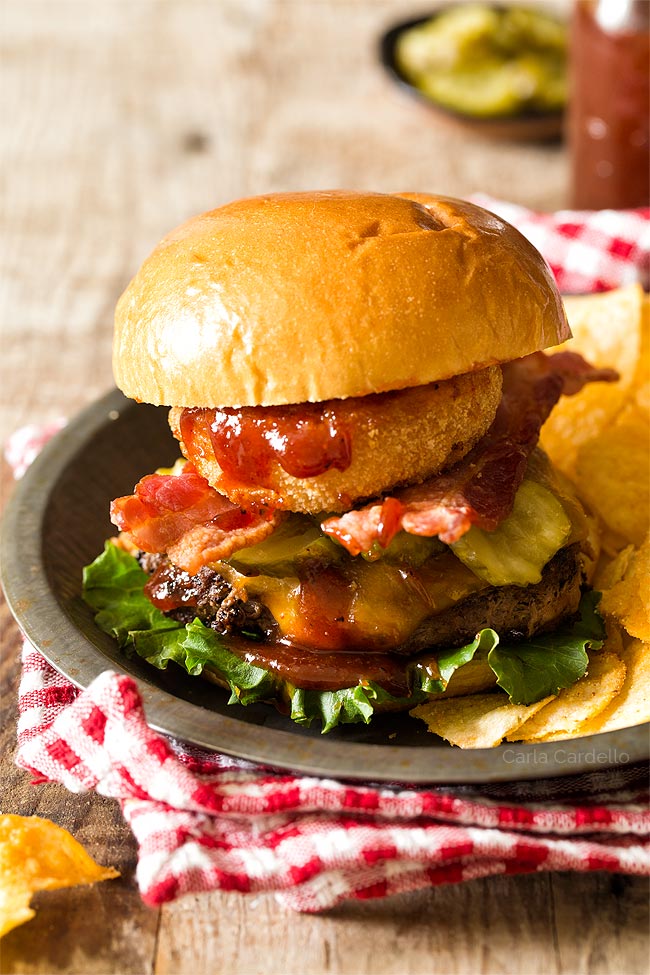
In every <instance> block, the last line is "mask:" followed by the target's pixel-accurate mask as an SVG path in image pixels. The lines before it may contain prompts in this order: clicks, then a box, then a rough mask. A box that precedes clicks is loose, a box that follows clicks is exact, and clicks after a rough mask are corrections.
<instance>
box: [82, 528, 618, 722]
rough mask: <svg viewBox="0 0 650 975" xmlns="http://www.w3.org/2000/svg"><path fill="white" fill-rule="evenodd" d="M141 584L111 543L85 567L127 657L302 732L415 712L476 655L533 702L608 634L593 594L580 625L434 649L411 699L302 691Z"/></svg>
mask: <svg viewBox="0 0 650 975" xmlns="http://www.w3.org/2000/svg"><path fill="white" fill-rule="evenodd" d="M146 580H147V575H146V573H145V572H144V571H143V570H142V569H141V568H140V566H139V565H138V562H137V561H136V559H135V558H133V556H132V555H129V554H128V552H125V551H123V550H122V549H119V548H117V547H116V546H115V545H113V544H111V543H110V542H107V543H106V546H105V548H104V551H103V553H102V554H101V555H99V556H98V558H96V559H95V561H94V562H93V563H92V564H91V565H89V566H87V567H86V568H85V569H84V575H83V597H84V600H85V601H86V603H87V604H88V605H89V606H90V607H91V608H92V609H93V610H94V612H95V614H96V615H95V622H96V623H97V625H98V626H99V627H100V628H101V629H102V630H104V632H106V633H108V634H110V635H111V636H112V637H114V638H115V639H116V640H117V641H118V642H119V644H120V646H121V647H122V648H123V649H124V650H125V652H126V653H128V654H132V653H136V654H137V655H138V656H139V657H142V658H143V659H144V660H146V661H147V662H148V663H150V664H152V666H154V667H157V668H158V669H160V670H165V669H166V668H167V666H168V664H169V662H170V661H171V662H172V663H174V664H176V665H178V666H179V667H182V668H183V669H184V670H185V671H187V673H188V674H190V675H192V676H198V675H200V674H202V673H203V672H204V671H205V670H209V671H211V672H212V673H213V674H214V675H216V676H217V677H218V678H219V679H220V681H222V682H223V683H224V684H226V685H228V686H229V687H230V692H231V693H230V699H229V701H228V703H229V704H235V703H239V704H243V705H247V704H252V703H254V702H256V701H267V702H272V701H275V702H278V703H281V704H282V707H283V710H285V709H286V707H287V704H288V705H289V709H290V714H291V718H292V720H294V721H296V722H297V723H298V724H302V725H305V726H309V725H311V724H312V722H314V721H317V722H320V724H321V725H322V730H323V733H325V732H328V731H331V730H332V728H335V727H336V726H337V725H342V724H353V723H359V722H363V723H365V724H368V723H369V722H370V720H371V718H372V715H373V713H374V711H375V708H376V707H377V706H379V705H381V706H382V707H383V708H384V709H386V710H388V709H390V708H393V709H398V708H399V709H402V708H405V707H414V706H415V705H416V704H418V703H420V702H421V701H422V700H424V699H425V698H426V696H427V695H429V694H439V693H441V692H442V691H444V690H445V688H446V687H447V684H448V683H449V680H450V679H451V677H452V675H453V673H454V672H455V671H456V670H457V669H458V668H459V667H462V666H463V665H464V664H466V663H469V661H470V660H472V659H473V658H474V656H475V655H476V654H479V655H483V656H487V660H488V663H489V665H490V667H491V668H492V670H493V671H494V673H495V674H496V677H497V681H498V684H499V686H500V687H502V688H503V689H504V690H505V691H507V692H508V694H509V695H510V699H511V700H512V701H513V702H514V703H517V704H519V703H523V704H530V703H533V702H534V701H538V700H540V699H541V698H542V697H546V696H548V695H549V694H555V693H557V691H558V690H559V689H560V688H561V687H568V686H569V685H570V684H572V683H574V682H575V681H576V680H578V678H579V677H581V676H582V675H583V674H584V672H585V670H586V666H587V654H586V648H587V647H588V646H593V647H597V646H601V645H602V640H603V637H604V626H603V622H602V620H601V618H600V616H599V615H598V613H597V609H596V604H597V600H598V594H589V595H588V596H586V597H585V598H584V599H583V602H582V603H581V618H580V620H579V621H578V622H577V623H576V624H575V625H574V626H572V627H569V628H567V629H565V630H562V631H560V632H559V633H558V632H556V633H554V634H552V635H549V636H543V637H539V638H535V639H533V640H529V641H527V642H526V643H520V644H512V645H507V644H506V645H503V644H500V643H499V636H498V634H497V633H496V632H495V631H494V630H491V629H484V630H481V632H480V633H478V634H477V636H476V638H475V639H474V640H472V641H471V643H468V644H467V645H466V646H464V647H460V648H456V649H452V650H448V651H441V652H437V653H436V662H437V670H438V673H437V674H436V675H431V674H429V673H428V672H427V670H426V668H424V667H418V665H417V662H415V663H414V664H413V665H412V666H411V667H410V668H409V672H408V676H409V686H410V689H411V693H410V695H409V697H407V698H398V697H395V696H393V695H391V694H390V693H389V692H388V691H386V690H384V689H383V688H382V687H380V686H379V685H377V684H375V683H373V682H371V681H360V682H359V683H358V684H356V685H355V686H353V687H346V688H342V689H341V690H337V691H316V690H306V689H304V688H299V687H294V686H293V685H291V684H290V683H288V682H286V681H284V680H282V679H281V678H280V677H278V676H276V675H274V674H272V673H271V672H269V671H268V670H265V669H264V668H262V667H256V666H254V665H252V664H249V663H247V662H246V661H245V660H242V659H241V658H240V657H238V656H237V655H236V654H234V653H232V652H231V651H230V650H229V649H228V646H227V644H226V642H225V641H224V640H223V639H222V638H221V637H220V636H219V634H217V633H215V632H214V630H211V629H210V628H209V627H207V626H205V625H204V624H203V623H202V622H201V621H200V620H199V619H194V620H193V621H192V622H191V623H188V624H181V623H178V622H176V621H175V620H173V619H170V618H169V617H167V616H165V615H164V613H162V612H161V611H160V610H158V609H156V607H155V606H153V605H152V604H151V603H150V602H149V600H148V599H147V597H146V596H145V594H144V591H143V590H144V584H145V582H146Z"/></svg>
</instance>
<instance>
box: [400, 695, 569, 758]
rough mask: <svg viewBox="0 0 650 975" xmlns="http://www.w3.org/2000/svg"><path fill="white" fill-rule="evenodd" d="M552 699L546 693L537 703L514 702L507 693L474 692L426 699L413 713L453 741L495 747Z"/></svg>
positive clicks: (447, 739) (471, 746) (466, 744)
mask: <svg viewBox="0 0 650 975" xmlns="http://www.w3.org/2000/svg"><path fill="white" fill-rule="evenodd" d="M552 700H553V698H552V697H545V698H543V700H541V701H537V703H536V704H511V703H510V701H509V699H508V695H507V694H502V693H496V694H471V695H469V696H467V697H452V698H440V699H438V700H433V701H426V702H425V703H424V704H420V705H419V706H418V707H417V708H414V709H413V710H412V711H411V715H412V716H413V717H415V718H421V719H422V720H423V721H424V722H425V723H426V725H427V726H428V728H429V731H432V732H433V733H434V734H435V735H439V736H440V737H441V738H444V739H445V740H446V741H448V742H450V744H452V745H458V746H459V747H460V748H494V747H495V746H496V745H499V744H501V742H502V741H503V739H504V738H505V737H506V735H509V734H510V733H511V732H513V731H515V729H516V728H519V726H520V725H522V724H523V723H524V722H525V721H527V720H528V719H529V718H530V717H531V716H532V715H534V714H535V713H536V712H537V711H539V710H540V708H543V707H544V705H545V704H548V702H549V701H552Z"/></svg>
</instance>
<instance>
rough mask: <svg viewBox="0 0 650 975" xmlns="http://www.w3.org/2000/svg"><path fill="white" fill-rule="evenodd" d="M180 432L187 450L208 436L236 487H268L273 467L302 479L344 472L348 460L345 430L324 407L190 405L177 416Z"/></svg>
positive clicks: (348, 437) (347, 431) (349, 452)
mask: <svg viewBox="0 0 650 975" xmlns="http://www.w3.org/2000/svg"><path fill="white" fill-rule="evenodd" d="M180 429H181V436H182V438H183V442H184V443H185V444H186V447H187V449H188V450H189V451H190V452H192V450H193V447H194V445H195V442H196V440H197V437H198V436H200V435H201V434H206V433H207V434H208V436H209V439H210V442H211V444H212V449H213V450H214V456H215V459H216V461H217V463H218V464H219V466H220V467H221V469H222V471H223V472H224V474H226V476H227V477H228V478H230V479H231V480H232V481H234V482H237V483H239V484H251V485H261V486H268V483H267V482H268V479H269V475H270V473H271V470H272V467H273V465H274V464H279V466H280V467H282V469H283V470H284V471H286V473H287V474H290V475H291V476H292V477H299V478H306V477H317V476H318V475H320V474H324V473H325V472H326V471H329V470H331V469H336V470H338V471H345V470H347V468H348V467H349V466H350V463H351V460H352V437H351V432H350V428H349V426H348V425H347V424H345V423H343V422H342V421H341V419H340V418H339V417H337V415H336V411H335V409H333V407H332V406H331V405H327V406H326V405H325V404H323V403H313V404H312V403H302V404H300V405H299V406H283V407H282V408H281V409H278V410H272V411H271V410H269V408H267V407H253V406H252V407H243V408H242V409H239V410H235V409H202V408H198V407H192V408H187V409H184V410H183V412H182V413H181V418H180ZM194 449H195V447H194Z"/></svg>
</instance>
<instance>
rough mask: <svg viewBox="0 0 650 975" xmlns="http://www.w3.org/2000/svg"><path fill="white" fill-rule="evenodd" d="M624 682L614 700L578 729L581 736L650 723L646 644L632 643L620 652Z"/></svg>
mask: <svg viewBox="0 0 650 975" xmlns="http://www.w3.org/2000/svg"><path fill="white" fill-rule="evenodd" d="M621 658H622V660H623V662H624V664H625V667H626V670H627V672H626V675H625V682H624V684H623V686H622V688H621V689H620V691H619V693H618V694H617V695H616V697H615V698H614V700H613V701H612V702H611V704H609V706H608V707H606V708H605V710H604V711H601V712H600V714H598V715H596V716H595V717H594V718H591V719H590V720H589V721H587V722H586V724H584V725H583V726H582V728H581V730H580V734H582V735H596V734H600V732H603V731H616V730H617V729H618V728H630V727H631V726H632V725H636V724H643V722H644V721H650V643H643V642H642V641H641V640H632V641H631V642H630V643H628V644H627V646H625V647H624V648H623V650H622V651H621Z"/></svg>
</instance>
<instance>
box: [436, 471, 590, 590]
mask: <svg viewBox="0 0 650 975" xmlns="http://www.w3.org/2000/svg"><path fill="white" fill-rule="evenodd" d="M570 534H571V520H570V518H569V517H568V515H567V514H566V512H565V510H564V507H563V506H562V503H561V502H560V500H559V499H558V498H557V497H556V496H555V495H554V494H553V493H552V492H551V491H549V490H548V489H547V488H545V487H543V485H541V484H539V483H537V482H536V481H533V480H530V479H527V480H524V482H523V483H522V485H521V487H520V488H519V490H518V491H517V495H516V497H515V503H514V506H513V509H512V512H511V513H510V515H509V516H508V517H507V518H506V519H505V521H503V522H501V524H500V525H499V527H498V528H497V529H496V531H493V532H486V531H483V530H482V529H481V528H476V526H474V527H472V528H470V530H469V531H468V532H467V533H466V534H465V535H463V537H462V538H460V539H459V540H458V541H457V542H454V543H453V544H452V545H451V548H452V549H453V551H454V554H455V555H456V556H457V558H459V559H460V561H461V562H462V563H463V564H464V565H466V566H467V567H468V568H469V569H471V570H472V572H474V573H475V574H476V575H477V576H479V578H481V579H485V581H486V582H489V583H490V584H491V585H493V586H506V585H518V586H527V585H531V584H533V583H536V582H540V580H541V578H542V569H543V568H544V566H545V565H546V564H547V562H548V561H549V560H550V559H551V558H552V557H553V556H554V555H555V553H556V552H557V551H558V550H559V549H560V548H562V546H563V545H564V544H565V542H566V541H567V540H568V538H569V536H570Z"/></svg>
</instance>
